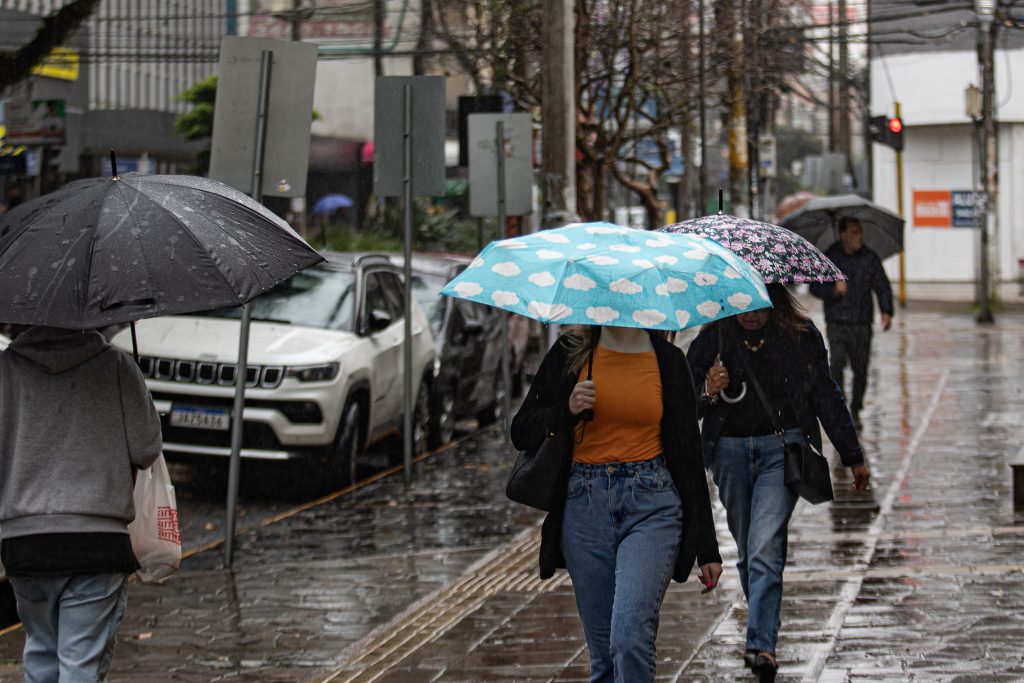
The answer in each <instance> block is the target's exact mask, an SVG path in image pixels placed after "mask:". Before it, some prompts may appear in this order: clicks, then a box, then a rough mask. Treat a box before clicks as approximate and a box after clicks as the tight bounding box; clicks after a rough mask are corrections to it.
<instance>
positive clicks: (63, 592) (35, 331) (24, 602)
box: [0, 326, 161, 683]
mask: <svg viewBox="0 0 1024 683" xmlns="http://www.w3.org/2000/svg"><path fill="white" fill-rule="evenodd" d="M160 449H161V441H160V419H159V417H158V415H157V412H156V409H155V408H154V406H153V401H152V399H151V398H150V395H149V392H148V391H147V389H146V384H145V381H144V380H143V378H142V374H141V373H140V372H139V369H138V367H137V366H136V364H135V363H134V361H133V360H132V359H131V357H130V356H128V355H127V354H125V353H124V352H122V351H119V350H116V349H114V348H113V347H112V346H110V345H109V344H108V343H107V342H106V341H105V340H104V338H103V336H102V335H100V334H99V333H98V332H95V331H85V332H83V331H77V330H63V329H57V328H52V327H42V326H37V327H29V328H28V329H27V330H25V331H22V332H21V334H19V335H17V336H16V337H15V338H14V340H13V341H12V342H11V344H10V346H9V347H8V348H7V349H6V350H5V351H3V352H2V353H0V556H2V561H3V565H4V569H5V571H6V573H7V576H8V577H9V578H10V582H11V587H12V588H13V589H14V594H15V597H16V599H17V603H18V614H19V616H20V617H21V621H22V624H23V625H24V627H25V635H26V638H25V650H24V661H23V663H24V669H25V680H26V681H27V682H32V683H36V682H38V683H56V682H57V681H58V680H60V681H62V682H63V681H102V680H105V678H106V674H107V670H108V669H109V667H110V662H111V659H112V657H113V648H114V637H115V634H116V632H117V628H118V626H119V624H120V623H121V618H122V617H123V616H124V609H125V582H126V580H127V578H128V575H129V574H130V573H132V572H134V571H136V570H137V569H138V566H139V565H138V562H137V561H136V558H135V555H134V554H133V553H132V546H131V541H130V539H129V536H128V530H127V527H128V523H129V522H131V521H132V519H133V518H134V516H135V510H134V504H133V497H132V494H133V488H134V487H133V471H132V468H133V467H134V468H146V467H149V466H150V465H151V464H152V463H153V461H154V460H156V458H157V456H159V455H160Z"/></svg>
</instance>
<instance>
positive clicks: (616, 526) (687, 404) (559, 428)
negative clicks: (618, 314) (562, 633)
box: [512, 326, 722, 683]
mask: <svg viewBox="0 0 1024 683" xmlns="http://www.w3.org/2000/svg"><path fill="white" fill-rule="evenodd" d="M591 354H593V359H592V360H593V379H592V381H587V380H586V379H585V378H586V376H587V370H588V360H589V359H590V356H591ZM695 402H696V397H695V396H694V393H693V387H692V384H691V381H690V376H689V370H688V367H687V364H686V357H685V356H684V355H683V352H682V351H681V350H680V349H678V348H677V347H675V346H672V345H671V344H669V343H668V342H667V341H665V339H664V338H662V337H661V336H660V335H659V334H657V333H651V332H647V331H645V330H640V329H631V328H623V327H604V328H600V327H578V326H574V327H567V328H564V334H563V335H562V336H561V337H560V338H559V340H558V341H557V342H556V343H555V345H554V346H553V347H552V348H551V350H550V351H548V353H547V355H546V356H545V358H544V360H543V362H542V363H541V366H540V368H539V369H538V371H537V375H536V378H535V379H534V381H533V384H532V386H531V387H530V391H529V393H528V394H527V396H526V399H525V400H524V402H523V405H522V407H521V408H520V410H519V413H518V414H517V415H516V416H515V418H514V419H513V421H512V442H513V443H514V444H515V446H516V447H517V448H520V449H523V450H528V449H534V448H537V447H538V446H539V445H540V444H541V443H542V442H543V441H544V439H545V438H546V437H547V436H548V435H549V434H556V433H559V432H561V433H563V434H568V433H570V432H571V433H572V434H573V435H574V437H575V438H574V439H573V440H572V443H573V444H574V445H573V446H572V448H571V450H572V452H571V454H570V453H565V461H564V466H563V468H562V472H561V476H560V478H559V481H558V489H557V494H556V500H555V502H554V503H553V505H552V508H551V512H550V513H549V514H548V516H547V518H546V519H545V520H544V527H543V532H542V540H541V548H540V575H541V578H549V577H550V576H552V575H553V574H554V571H555V569H556V568H557V567H566V568H567V569H568V571H569V575H570V576H571V577H572V583H573V589H574V591H575V593H576V606H577V608H578V610H579V614H580V618H581V620H582V621H583V630H584V633H585V635H586V638H587V646H588V648H589V651H590V672H591V673H590V680H591V681H592V682H594V683H604V682H611V681H615V682H616V683H644V682H647V681H654V678H655V662H656V657H655V649H654V641H655V637H656V635H657V632H658V615H659V611H660V609H661V603H662V600H663V599H664V597H665V592H666V590H667V588H668V584H669V582H670V580H671V579H675V580H676V581H680V582H682V581H685V580H686V579H687V577H688V576H689V575H690V571H691V569H692V568H693V565H694V561H695V560H696V561H697V563H698V564H699V565H700V579H701V582H702V583H703V584H704V586H705V587H706V588H705V592H707V591H710V590H712V589H713V588H714V587H715V586H717V585H718V579H719V576H720V575H721V572H722V565H721V562H722V558H721V556H720V555H719V553H718V540H717V538H716V536H715V525H714V520H713V519H712V515H711V501H710V496H709V494H708V487H707V480H706V478H705V474H704V469H703V467H702V466H701V456H700V450H701V445H700V432H699V428H698V425H697V413H696V408H695ZM588 409H592V410H593V420H592V421H586V420H585V419H582V418H581V415H582V414H583V413H584V411H585V410H588Z"/></svg>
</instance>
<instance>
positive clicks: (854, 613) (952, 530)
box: [0, 310, 1024, 683]
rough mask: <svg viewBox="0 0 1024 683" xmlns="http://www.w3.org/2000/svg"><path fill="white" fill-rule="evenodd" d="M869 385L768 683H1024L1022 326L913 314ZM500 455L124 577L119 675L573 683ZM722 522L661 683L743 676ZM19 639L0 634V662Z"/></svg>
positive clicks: (670, 626) (674, 611) (530, 519)
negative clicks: (708, 579)
mask: <svg viewBox="0 0 1024 683" xmlns="http://www.w3.org/2000/svg"><path fill="white" fill-rule="evenodd" d="M870 381H871V385H870V388H869V392H868V399H869V404H868V406H867V407H866V409H865V412H864V413H863V414H862V417H863V419H864V423H865V427H864V432H863V441H864V446H865V449H866V451H867V453H868V457H869V461H870V463H871V466H872V470H873V488H872V490H870V491H867V492H864V493H854V492H852V491H850V490H849V484H850V477H849V474H848V472H847V471H846V470H843V469H836V470H834V471H833V477H834V481H835V485H836V490H837V500H836V503H835V504H833V505H823V506H810V505H807V504H805V503H800V504H799V505H798V508H797V512H796V514H795V517H794V520H793V524H792V532H791V538H790V547H789V557H790V560H789V564H788V567H787V572H786V592H785V596H784V599H783V600H784V604H783V624H782V629H781V632H780V633H781V635H780V641H779V656H780V663H781V665H782V668H781V670H780V673H779V678H778V680H780V681H800V680H815V681H825V682H830V683H831V682H839V681H893V682H895V681H928V682H931V681H1022V680H1024V654H1022V648H1021V643H1024V609H1022V608H1024V581H1022V580H1021V574H1022V573H1024V560H1022V558H1024V552H1022V551H1024V519H1021V518H1019V517H1015V516H1014V513H1013V509H1012V491H1011V485H1012V481H1011V477H1010V470H1009V463H1010V462H1013V461H1015V460H1017V459H1020V458H1022V457H1024V453H1022V446H1021V444H1022V442H1024V438H1022V437H1024V425H1022V416H1024V316H1022V315H1019V314H1016V315H1013V314H1003V315H1000V316H999V317H998V319H997V324H996V325H995V326H992V327H979V326H977V325H976V324H975V323H974V321H973V318H971V317H970V316H968V315H956V314H950V313H930V312H914V311H913V310H911V311H910V312H904V313H903V314H902V315H901V316H899V317H898V318H897V320H896V323H895V324H894V329H893V330H892V331H891V332H889V333H887V334H877V335H875V352H874V356H873V360H872V365H871V375H870ZM826 450H827V451H828V450H829V449H826ZM827 455H829V456H830V457H831V458H832V459H833V461H835V460H836V458H835V456H834V454H833V453H831V452H827ZM511 459H512V457H511V454H510V453H507V452H506V451H505V450H504V447H503V445H502V442H501V438H500V435H499V434H498V433H497V432H494V431H491V432H488V433H484V434H481V435H479V436H478V437H476V438H474V439H473V440H472V442H467V443H465V444H463V445H462V446H461V447H459V448H458V449H454V450H452V451H450V452H447V453H443V454H438V455H437V456H434V457H432V458H431V459H428V460H426V461H424V462H421V463H419V464H418V465H417V466H416V474H415V479H414V484H413V485H412V486H411V487H410V488H408V489H406V488H405V487H404V486H403V485H402V483H401V477H391V478H389V479H386V480H382V481H379V482H376V483H374V484H372V485H371V486H369V487H367V488H366V489H363V490H360V491H357V492H355V493H353V494H352V495H347V496H344V497H341V498H338V499H336V500H333V501H330V502H329V503H325V504H323V505H319V506H316V507H313V508H311V509H309V510H306V511H304V512H301V513H300V514H296V515H294V516H292V517H289V518H288V519H285V520H282V521H280V522H278V523H275V524H272V525H270V526H267V527H264V528H259V529H256V530H254V531H251V532H249V533H247V534H246V535H245V536H243V537H242V539H241V540H240V543H239V550H238V553H237V555H236V569H235V571H234V572H227V571H225V570H223V569H220V568H219V564H220V556H219V554H217V553H202V554H199V555H197V556H195V557H193V558H190V559H188V560H187V561H186V563H185V565H184V569H183V572H182V573H181V574H180V575H179V576H178V577H176V578H175V579H173V580H172V581H170V582H169V583H168V584H166V585H164V586H147V585H137V584H136V585H133V586H132V587H131V589H130V594H129V608H128V616H127V618H126V621H125V624H124V626H123V627H122V630H121V636H122V637H121V641H120V642H119V644H118V651H117V655H116V657H115V660H114V670H113V672H112V675H111V677H110V679H111V681H135V680H172V681H212V680H233V681H234V680H238V681H296V680H303V681H305V680H309V681H326V680H336V681H350V680H351V681H357V680H358V681H366V680H378V681H386V682H390V683H396V682H411V681H417V682H419V681H447V682H456V681H459V682H469V681H472V682H477V681H585V680H586V679H587V655H586V648H585V644H584V642H583V637H582V629H581V628H580V625H579V619H578V617H577V615H576V610H575V606H574V602H573V594H572V587H571V584H570V583H569V582H568V580H567V579H566V577H565V575H564V573H561V574H558V575H556V577H555V579H554V580H552V581H548V582H539V581H538V580H537V579H536V575H535V563H536V542H537V536H536V533H537V532H536V525H537V524H538V523H539V521H540V518H541V517H540V514H539V513H533V512H531V511H530V510H528V509H526V508H522V507H519V506H515V505H513V504H511V503H508V502H507V501H505V499H504V497H503V495H502V492H503V486H504V479H505V475H506V473H507V468H508V466H509V464H510V463H511ZM716 518H717V520H718V523H719V538H720V541H721V542H722V546H723V554H724V555H725V556H726V564H727V570H726V575H725V577H724V580H723V583H722V585H721V587H720V588H719V590H716V591H715V592H713V593H711V594H709V595H705V596H702V595H700V594H699V591H698V588H697V586H696V585H694V583H692V582H691V583H687V584H682V585H680V584H673V585H672V587H671V588H670V590H669V593H668V596H667V598H666V602H665V607H664V609H663V612H662V621H661V629H660V633H659V638H658V662H659V665H658V666H659V668H658V680H659V681H662V680H664V681H733V680H748V681H749V680H752V677H751V676H750V674H749V672H748V671H747V670H746V669H744V668H743V665H742V661H741V659H740V656H741V654H742V650H743V643H744V634H745V628H746V605H745V603H744V600H743V598H742V595H741V593H740V590H739V586H738V582H737V580H736V577H735V569H734V567H733V563H734V561H735V549H734V548H733V547H732V543H731V538H730V536H729V533H728V530H727V529H726V526H725V516H724V514H722V511H721V509H720V507H718V508H717V509H716ZM19 647H20V636H18V635H17V634H8V635H7V636H5V637H3V638H2V639H0V659H6V660H8V661H11V660H14V661H16V660H17V659H18V658H19V654H18V648H19ZM2 680H8V679H6V678H4V679H2ZM12 680H13V679H12Z"/></svg>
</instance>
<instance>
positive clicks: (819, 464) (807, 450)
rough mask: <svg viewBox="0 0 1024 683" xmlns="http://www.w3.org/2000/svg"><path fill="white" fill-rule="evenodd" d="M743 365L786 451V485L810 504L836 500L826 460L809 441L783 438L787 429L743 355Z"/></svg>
mask: <svg viewBox="0 0 1024 683" xmlns="http://www.w3.org/2000/svg"><path fill="white" fill-rule="evenodd" d="M743 364H744V366H745V367H746V370H747V374H748V375H750V383H751V384H753V385H754V390H755V391H756V392H757V397H758V398H759V399H761V405H762V406H764V409H765V411H766V412H767V413H768V418H769V419H770V420H771V421H772V427H773V428H774V429H775V434H776V436H778V437H779V441H781V442H782V447H783V449H784V450H785V453H786V487H787V488H788V489H789V490H790V491H792V492H793V493H795V494H797V495H798V496H800V497H801V498H803V499H804V500H806V501H807V502H808V503H810V504H812V505H817V504H818V503H824V502H826V501H831V500H835V493H833V491H832V475H830V474H829V471H828V460H826V459H825V456H823V455H822V454H821V453H819V452H818V451H817V449H816V448H815V447H814V446H813V445H812V444H811V443H810V442H809V441H808V442H806V443H792V442H790V441H789V440H788V439H787V438H786V432H785V430H783V429H782V426H781V425H779V420H778V417H777V416H776V415H775V411H773V410H772V407H771V405H770V404H769V403H768V398H767V397H766V396H765V395H764V390H763V389H761V384H760V383H759V382H758V381H757V376H756V375H754V372H753V370H751V369H750V363H748V362H746V359H745V358H744V362H743Z"/></svg>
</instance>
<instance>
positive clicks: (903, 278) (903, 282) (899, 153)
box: [896, 102, 907, 308]
mask: <svg viewBox="0 0 1024 683" xmlns="http://www.w3.org/2000/svg"><path fill="white" fill-rule="evenodd" d="M896 118H897V119H899V120H900V121H901V122H902V121H903V116H902V114H901V112H900V103H899V102H896ZM896 213H897V214H898V215H899V217H900V218H903V146H902V145H900V148H899V149H897V150H896ZM897 300H898V301H899V304H900V308H903V307H905V306H906V305H907V259H906V252H904V251H903V250H902V249H901V250H900V282H899V290H898V293H897Z"/></svg>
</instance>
